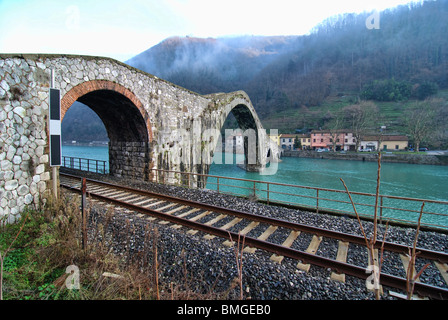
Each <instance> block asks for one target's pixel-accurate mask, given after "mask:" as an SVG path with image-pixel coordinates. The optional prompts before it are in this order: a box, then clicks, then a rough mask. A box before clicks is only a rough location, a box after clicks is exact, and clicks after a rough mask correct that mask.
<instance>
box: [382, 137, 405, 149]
mask: <svg viewBox="0 0 448 320" xmlns="http://www.w3.org/2000/svg"><path fill="white" fill-rule="evenodd" d="M408 145H409V139H408V137H407V136H402V135H384V136H381V143H380V147H379V150H382V151H387V150H395V151H399V150H407V148H408Z"/></svg>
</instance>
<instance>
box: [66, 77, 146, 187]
mask: <svg viewBox="0 0 448 320" xmlns="http://www.w3.org/2000/svg"><path fill="white" fill-rule="evenodd" d="M75 101H79V102H81V103H83V104H85V105H87V106H88V107H90V109H92V110H93V111H94V112H95V113H96V114H97V115H98V116H99V118H100V119H101V120H102V121H103V124H104V126H105V128H106V131H107V134H108V137H109V168H110V174H111V175H114V176H119V177H128V178H134V177H144V179H145V180H147V179H148V176H149V172H148V171H149V166H150V165H149V162H150V157H149V151H150V142H151V141H152V132H151V123H150V119H149V116H148V114H147V112H146V110H145V109H144V107H143V105H142V103H141V102H140V100H139V99H138V98H137V97H136V96H135V95H134V94H133V93H132V91H130V90H129V89H127V88H125V87H124V86H122V85H120V84H118V83H114V82H112V81H108V80H91V81H86V82H82V83H80V84H78V85H77V86H75V87H73V88H72V89H70V90H69V91H68V92H67V93H65V95H64V96H63V97H62V99H61V118H62V119H63V117H64V116H65V114H66V112H67V111H68V109H69V108H70V107H71V106H72V104H73V103H74V102H75Z"/></svg>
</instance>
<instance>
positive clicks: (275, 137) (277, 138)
mask: <svg viewBox="0 0 448 320" xmlns="http://www.w3.org/2000/svg"><path fill="white" fill-rule="evenodd" d="M268 136H269V138H270V139H271V140H272V141H274V142H275V144H276V145H277V146H279V147H280V136H281V135H279V134H269V135H268Z"/></svg>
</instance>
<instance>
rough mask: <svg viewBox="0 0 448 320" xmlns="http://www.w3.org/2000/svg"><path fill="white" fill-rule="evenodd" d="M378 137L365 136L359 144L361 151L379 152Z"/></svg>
mask: <svg viewBox="0 0 448 320" xmlns="http://www.w3.org/2000/svg"><path fill="white" fill-rule="evenodd" d="M378 138H379V137H378V136H363V137H362V139H361V142H360V144H359V151H377V150H378V143H379V140H378Z"/></svg>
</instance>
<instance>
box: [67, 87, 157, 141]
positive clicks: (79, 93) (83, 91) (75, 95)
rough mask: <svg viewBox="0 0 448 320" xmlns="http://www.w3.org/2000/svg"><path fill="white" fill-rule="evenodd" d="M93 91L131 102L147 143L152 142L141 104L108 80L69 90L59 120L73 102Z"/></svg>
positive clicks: (123, 88) (130, 93)
mask: <svg viewBox="0 0 448 320" xmlns="http://www.w3.org/2000/svg"><path fill="white" fill-rule="evenodd" d="M94 91H112V92H115V93H119V94H121V95H122V96H124V97H126V98H128V99H129V101H130V102H132V104H133V105H134V106H135V107H136V108H137V109H138V111H139V112H140V114H141V116H142V118H143V120H144V122H145V125H146V130H147V135H148V141H149V142H151V141H152V136H153V135H152V130H151V122H150V118H149V115H148V113H147V112H146V110H145V108H144V107H143V104H142V103H141V102H140V100H139V99H138V98H137V97H136V95H135V94H134V93H133V92H132V91H130V90H129V89H127V88H125V87H124V86H122V85H120V84H118V83H115V82H112V81H108V80H90V81H86V82H82V83H80V84H78V85H77V86H75V87H73V88H71V89H70V90H69V91H68V92H67V93H66V94H65V95H64V96H63V97H62V99H61V119H63V118H64V115H65V113H66V112H67V110H68V109H69V108H70V107H71V106H72V104H73V103H74V102H75V101H77V100H78V99H80V98H82V97H83V96H85V95H87V94H90V93H92V92H94ZM81 102H82V101H81ZM94 111H95V110H94Z"/></svg>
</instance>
